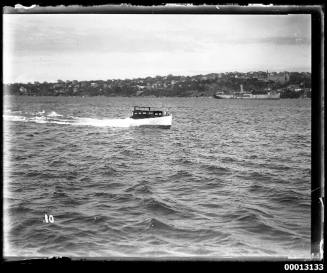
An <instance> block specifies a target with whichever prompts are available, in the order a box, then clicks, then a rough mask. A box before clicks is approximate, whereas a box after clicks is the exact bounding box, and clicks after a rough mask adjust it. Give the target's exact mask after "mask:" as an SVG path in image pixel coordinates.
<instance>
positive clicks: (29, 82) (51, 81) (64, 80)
mask: <svg viewBox="0 0 327 273" xmlns="http://www.w3.org/2000/svg"><path fill="white" fill-rule="evenodd" d="M258 72H265V73H267V72H268V73H310V74H311V71H304V70H302V71H288V70H271V71H269V70H266V71H264V70H251V71H247V72H240V71H225V72H211V73H207V74H193V75H185V74H172V73H169V74H165V75H155V76H143V77H130V78H127V77H125V78H123V77H122V78H107V79H93V80H87V79H85V80H76V79H70V80H69V79H57V80H50V81H47V80H43V81H38V80H34V81H33V82H32V81H25V82H23V81H13V82H3V84H17V83H18V84H19V83H20V84H34V83H57V82H58V81H63V82H72V81H78V82H89V81H107V80H112V81H115V80H123V81H124V80H136V79H146V78H156V77H168V76H173V77H196V76H206V75H211V74H227V73H240V74H248V73H258Z"/></svg>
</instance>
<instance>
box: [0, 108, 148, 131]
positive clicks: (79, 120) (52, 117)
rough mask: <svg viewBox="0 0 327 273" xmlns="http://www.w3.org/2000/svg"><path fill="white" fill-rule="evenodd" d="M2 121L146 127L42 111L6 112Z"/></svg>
mask: <svg viewBox="0 0 327 273" xmlns="http://www.w3.org/2000/svg"><path fill="white" fill-rule="evenodd" d="M3 120H4V121H11V122H34V123H52V124H62V125H73V126H94V127H118V128H127V127H132V126H146V125H148V124H146V123H144V121H142V120H135V119H132V118H129V117H128V118H114V119H101V118H84V117H74V116H66V117H65V116H63V115H61V114H58V113H56V112H55V111H51V112H48V113H47V112H45V111H44V110H43V111H41V112H36V113H32V114H31V113H24V114H22V113H21V112H19V111H17V112H10V111H9V112H7V113H5V114H4V115H3Z"/></svg>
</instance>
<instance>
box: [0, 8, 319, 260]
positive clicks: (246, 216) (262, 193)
mask: <svg viewBox="0 0 327 273" xmlns="http://www.w3.org/2000/svg"><path fill="white" fill-rule="evenodd" d="M62 9H63V10H64V9H65V7H63V8H62ZM244 9H245V10H246V8H245V7H244ZM13 10H14V11H13ZM17 10H18V11H17ZM81 10H83V8H81ZM216 10H217V12H216V13H211V14H206V13H202V14H195V13H187V12H184V13H169V12H166V13H160V12H158V13H153V12H152V13H151V12H149V13H146V12H140V13H137V12H136V13H131V12H130V13H113V12H109V13H106V12H102V13H83V12H78V11H79V9H76V10H75V12H70V13H68V12H62V13H60V12H53V13H52V12H51V9H49V10H47V12H44V13H42V12H35V13H33V8H30V9H25V10H24V9H23V8H22V7H21V8H20V7H19V5H18V6H16V7H15V8H11V9H7V10H6V9H4V11H3V15H2V16H3V234H4V236H3V256H4V258H8V259H13V260H15V259H18V260H19V259H28V258H37V257H40V258H52V257H70V258H72V259H74V258H75V259H79V258H83V259H88V258H90V259H91V258H92V259H94V258H95V259H115V258H122V259H124V258H129V259H177V260H178V259H199V258H201V259H209V260H210V259H224V258H231V259H245V260H246V259H284V258H285V259H309V260H310V259H312V256H313V253H312V207H311V205H312V202H311V201H312V199H311V197H312V179H311V177H312V98H313V97H314V96H315V94H317V92H319V90H316V89H315V88H314V86H315V85H314V83H313V80H312V79H313V77H312V23H313V20H312V15H311V14H310V13H308V12H305V11H303V12H302V13H301V12H299V11H297V12H293V13H292V12H289V13H287V12H279V13H272V12H269V13H265V8H264V7H263V8H262V10H261V11H262V12H260V13H252V14H251V13H242V12H238V13H235V14H231V13H219V9H218V7H217V9H216ZM239 10H241V11H242V7H239ZM239 10H238V11H239ZM28 11H31V12H28ZM315 92H316V93H315ZM316 121H317V120H316ZM318 122H319V120H318ZM321 247H322V246H320V248H321ZM318 248H319V246H318ZM318 257H319V253H318Z"/></svg>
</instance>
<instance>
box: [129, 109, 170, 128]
mask: <svg viewBox="0 0 327 273" xmlns="http://www.w3.org/2000/svg"><path fill="white" fill-rule="evenodd" d="M130 118H131V119H132V120H133V125H136V126H151V127H152V126H155V127H160V128H167V129H169V128H170V127H171V125H172V120H173V116H172V114H170V113H169V112H168V111H163V110H158V109H154V108H153V107H141V106H134V110H133V113H132V116H131V117H130Z"/></svg>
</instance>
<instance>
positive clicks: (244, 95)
mask: <svg viewBox="0 0 327 273" xmlns="http://www.w3.org/2000/svg"><path fill="white" fill-rule="evenodd" d="M214 98H216V99H259V100H278V99H280V93H277V92H276V91H271V90H269V91H267V92H253V93H249V92H244V91H243V85H242V84H241V91H240V92H226V91H219V92H216V93H215V95H214Z"/></svg>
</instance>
